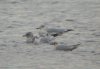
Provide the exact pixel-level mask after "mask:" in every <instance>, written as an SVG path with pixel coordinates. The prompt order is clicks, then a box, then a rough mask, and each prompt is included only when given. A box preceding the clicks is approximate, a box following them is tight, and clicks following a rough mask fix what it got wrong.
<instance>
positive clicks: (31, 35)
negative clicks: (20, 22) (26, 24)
mask: <svg viewBox="0 0 100 69" xmlns="http://www.w3.org/2000/svg"><path fill="white" fill-rule="evenodd" d="M23 37H27V38H29V37H33V33H32V32H27V33H26V34H25V35H23Z"/></svg>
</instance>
